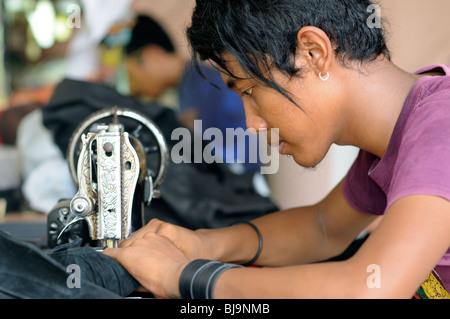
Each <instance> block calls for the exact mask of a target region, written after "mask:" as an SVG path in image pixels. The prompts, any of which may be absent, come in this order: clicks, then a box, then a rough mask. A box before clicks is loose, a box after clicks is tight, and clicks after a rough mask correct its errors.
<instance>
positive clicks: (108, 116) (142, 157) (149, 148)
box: [67, 107, 169, 205]
mask: <svg viewBox="0 0 450 319" xmlns="http://www.w3.org/2000/svg"><path fill="white" fill-rule="evenodd" d="M110 124H120V125H121V126H122V128H123V130H124V131H125V132H128V136H129V139H130V142H131V144H132V146H133V148H134V149H135V150H136V152H137V154H138V156H139V164H140V175H139V182H140V183H142V184H146V190H145V194H144V196H143V197H144V198H143V201H144V203H145V204H147V205H149V204H150V201H151V199H152V198H157V197H159V186H160V185H161V183H162V182H163V181H164V178H165V174H166V171H167V167H168V161H169V152H168V147H167V143H166V141H165V138H164V136H163V134H162V132H161V131H160V129H159V128H158V126H157V125H156V124H155V123H154V122H153V121H152V120H151V119H150V118H149V117H148V116H146V115H144V114H142V113H140V112H137V111H135V110H131V109H127V108H119V107H113V108H110V109H104V110H101V111H97V112H95V113H93V114H91V115H90V116H88V117H87V118H86V119H85V120H83V121H82V122H81V123H80V125H79V126H78V127H77V128H76V129H75V130H74V132H73V134H72V136H71V138H70V141H69V145H68V149H67V161H68V165H69V169H70V173H71V175H72V178H73V180H74V182H75V185H77V186H79V185H78V184H79V182H78V181H79V180H78V173H77V167H78V160H79V158H80V154H81V152H82V137H83V135H85V134H87V133H88V132H90V133H92V132H98V131H100V130H101V129H102V127H104V126H105V125H110Z"/></svg>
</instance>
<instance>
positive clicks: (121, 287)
mask: <svg viewBox="0 0 450 319" xmlns="http://www.w3.org/2000/svg"><path fill="white" fill-rule="evenodd" d="M81 242H82V240H81V239H79V240H76V241H74V242H73V243H68V244H65V245H61V246H59V247H56V248H55V249H53V250H51V251H50V252H49V256H50V257H52V258H53V259H54V260H56V261H58V262H59V263H60V264H61V265H63V266H64V267H65V268H66V269H67V267H68V266H69V265H78V266H79V267H80V270H81V272H80V273H81V281H82V282H84V281H89V282H92V283H93V284H95V285H97V286H100V287H103V288H105V289H107V290H109V291H112V292H114V293H116V294H118V295H120V296H123V297H126V296H128V295H130V294H131V293H132V292H134V291H135V290H136V289H137V288H138V287H139V286H140V285H139V283H138V282H137V281H136V280H135V279H134V278H133V277H132V276H131V275H130V274H129V273H128V272H127V271H126V270H125V268H123V267H122V265H120V264H119V262H118V261H116V260H115V259H113V258H111V257H109V256H106V255H104V254H102V253H101V252H98V251H96V250H94V249H93V248H91V247H81Z"/></svg>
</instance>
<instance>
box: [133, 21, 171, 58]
mask: <svg viewBox="0 0 450 319" xmlns="http://www.w3.org/2000/svg"><path fill="white" fill-rule="evenodd" d="M148 45H157V46H159V47H161V48H163V49H164V50H165V51H167V52H170V53H173V52H175V47H174V45H173V43H172V41H171V39H170V37H169V35H168V34H167V33H166V32H165V31H164V29H163V28H162V27H161V25H160V24H159V23H158V22H156V21H155V20H153V19H152V18H150V17H149V16H142V15H140V16H138V17H137V20H136V25H135V26H134V27H133V30H132V35H131V39H130V42H129V43H128V44H127V46H126V47H125V53H126V54H127V55H128V56H129V55H132V54H136V53H137V52H139V51H140V50H142V49H143V48H144V47H146V46H148Z"/></svg>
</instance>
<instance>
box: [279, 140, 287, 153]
mask: <svg viewBox="0 0 450 319" xmlns="http://www.w3.org/2000/svg"><path fill="white" fill-rule="evenodd" d="M285 148H286V142H284V141H281V142H280V143H279V145H278V153H280V154H282V155H284V154H287V153H286V152H285Z"/></svg>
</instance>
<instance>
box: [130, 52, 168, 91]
mask: <svg viewBox="0 0 450 319" xmlns="http://www.w3.org/2000/svg"><path fill="white" fill-rule="evenodd" d="M159 54H160V52H159V51H158V52H155V50H152V51H150V50H144V51H143V52H142V53H141V56H140V58H138V57H135V56H130V57H128V58H127V60H126V65H127V72H128V81H129V88H130V95H132V96H140V97H151V98H158V97H159V96H160V95H161V94H162V93H163V92H164V90H165V89H166V88H167V84H166V79H165V73H164V71H165V70H164V69H163V67H162V65H163V64H162V63H158V61H161V57H159V56H158V55H159Z"/></svg>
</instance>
